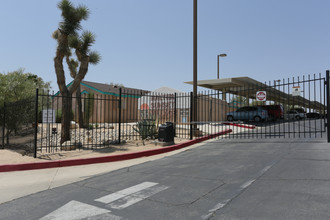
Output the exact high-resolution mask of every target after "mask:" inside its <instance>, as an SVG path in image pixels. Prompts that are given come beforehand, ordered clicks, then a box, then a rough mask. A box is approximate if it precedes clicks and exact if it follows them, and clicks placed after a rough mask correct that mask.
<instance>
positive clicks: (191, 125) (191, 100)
mask: <svg viewBox="0 0 330 220" xmlns="http://www.w3.org/2000/svg"><path fill="white" fill-rule="evenodd" d="M192 119H193V92H190V140H192V139H193V124H192Z"/></svg>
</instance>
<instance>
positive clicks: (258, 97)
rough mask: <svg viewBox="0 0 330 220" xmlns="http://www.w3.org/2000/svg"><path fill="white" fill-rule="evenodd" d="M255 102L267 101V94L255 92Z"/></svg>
mask: <svg viewBox="0 0 330 220" xmlns="http://www.w3.org/2000/svg"><path fill="white" fill-rule="evenodd" d="M256 100H257V101H260V102H265V101H267V93H266V91H257V93H256Z"/></svg>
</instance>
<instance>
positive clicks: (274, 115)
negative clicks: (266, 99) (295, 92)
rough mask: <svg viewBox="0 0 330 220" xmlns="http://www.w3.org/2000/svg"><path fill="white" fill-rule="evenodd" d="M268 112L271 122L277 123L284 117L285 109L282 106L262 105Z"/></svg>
mask: <svg viewBox="0 0 330 220" xmlns="http://www.w3.org/2000/svg"><path fill="white" fill-rule="evenodd" d="M261 106H262V107H263V108H264V109H266V110H267V112H268V117H269V119H270V120H274V121H276V120H277V119H281V118H283V117H284V109H283V106H282V105H261Z"/></svg>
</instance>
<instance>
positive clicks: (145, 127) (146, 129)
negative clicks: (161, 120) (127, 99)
mask: <svg viewBox="0 0 330 220" xmlns="http://www.w3.org/2000/svg"><path fill="white" fill-rule="evenodd" d="M133 129H134V130H135V131H136V132H137V133H139V135H140V137H141V138H142V140H145V139H147V138H151V139H155V138H156V136H157V127H156V122H155V120H153V119H144V120H142V121H138V122H137V123H136V125H134V127H133Z"/></svg>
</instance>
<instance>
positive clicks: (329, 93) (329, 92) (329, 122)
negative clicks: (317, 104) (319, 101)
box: [325, 70, 330, 143]
mask: <svg viewBox="0 0 330 220" xmlns="http://www.w3.org/2000/svg"><path fill="white" fill-rule="evenodd" d="M325 82H326V85H325V86H326V90H327V103H326V105H327V134H328V143H330V114H329V113H330V105H329V103H330V97H329V96H330V89H329V70H327V71H326V79H325Z"/></svg>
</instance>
